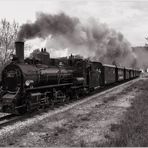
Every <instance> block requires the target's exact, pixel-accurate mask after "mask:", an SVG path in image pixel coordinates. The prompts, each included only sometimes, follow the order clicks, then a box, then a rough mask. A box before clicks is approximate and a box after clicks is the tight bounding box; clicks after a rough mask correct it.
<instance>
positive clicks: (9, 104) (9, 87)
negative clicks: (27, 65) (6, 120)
mask: <svg viewBox="0 0 148 148" xmlns="http://www.w3.org/2000/svg"><path fill="white" fill-rule="evenodd" d="M15 49H16V57H15V59H13V60H12V62H11V63H10V64H8V65H7V66H5V68H4V69H3V71H2V90H3V94H2V97H1V108H2V111H3V112H10V113H12V112H14V111H15V105H16V103H17V97H18V95H19V93H20V91H21V90H22V88H23V74H22V70H21V68H20V67H19V65H18V63H23V61H24V60H23V59H24V42H16V43H15Z"/></svg>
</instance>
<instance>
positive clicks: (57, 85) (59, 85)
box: [27, 83, 73, 91]
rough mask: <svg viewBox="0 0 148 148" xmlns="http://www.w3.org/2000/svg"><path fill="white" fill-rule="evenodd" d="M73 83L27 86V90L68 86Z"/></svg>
mask: <svg viewBox="0 0 148 148" xmlns="http://www.w3.org/2000/svg"><path fill="white" fill-rule="evenodd" d="M72 84H73V83H65V84H56V85H47V86H40V87H34V88H27V91H31V90H38V89H47V88H53V87H61V86H69V85H72Z"/></svg>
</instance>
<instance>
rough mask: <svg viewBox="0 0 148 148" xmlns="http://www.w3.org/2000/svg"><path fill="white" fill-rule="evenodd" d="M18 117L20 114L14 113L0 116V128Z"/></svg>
mask: <svg viewBox="0 0 148 148" xmlns="http://www.w3.org/2000/svg"><path fill="white" fill-rule="evenodd" d="M20 117H21V116H17V115H14V114H8V115H4V116H2V117H0V128H2V127H3V126H7V125H9V124H13V123H15V122H16V121H18V120H19V118H20Z"/></svg>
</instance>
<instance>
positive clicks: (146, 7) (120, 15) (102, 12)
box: [0, 0, 148, 46]
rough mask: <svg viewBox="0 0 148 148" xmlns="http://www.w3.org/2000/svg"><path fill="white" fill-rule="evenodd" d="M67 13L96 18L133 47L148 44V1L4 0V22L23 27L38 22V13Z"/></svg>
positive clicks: (0, 12)
mask: <svg viewBox="0 0 148 148" xmlns="http://www.w3.org/2000/svg"><path fill="white" fill-rule="evenodd" d="M38 11H42V12H47V13H51V14H57V13H59V12H65V13H66V14H68V15H70V16H76V17H79V18H80V20H82V21H83V20H85V21H87V19H88V18H89V17H94V18H95V19H96V20H97V21H99V22H102V23H106V24H108V26H109V27H110V28H114V29H115V30H117V31H120V32H122V33H123V35H124V36H125V38H127V40H128V41H129V42H130V43H131V45H132V46H140V45H144V44H145V43H146V40H145V37H147V36H148V0H0V19H1V18H6V19H7V20H9V21H12V20H13V19H15V20H16V21H17V22H19V24H20V25H21V24H22V23H25V22H26V21H32V22H33V21H34V20H35V15H36V12H38Z"/></svg>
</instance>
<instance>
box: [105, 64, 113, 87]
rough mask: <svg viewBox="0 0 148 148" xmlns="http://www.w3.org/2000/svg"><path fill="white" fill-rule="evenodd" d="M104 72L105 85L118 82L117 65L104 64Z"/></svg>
mask: <svg viewBox="0 0 148 148" xmlns="http://www.w3.org/2000/svg"><path fill="white" fill-rule="evenodd" d="M102 73H103V80H104V85H108V84H112V83H115V82H116V66H114V65H107V64H103V68H102Z"/></svg>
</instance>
